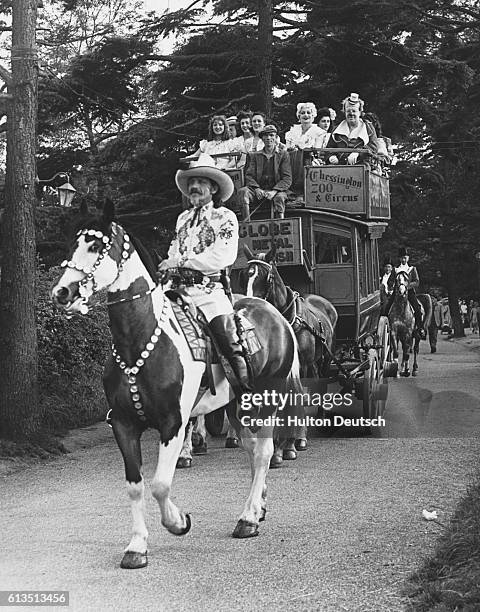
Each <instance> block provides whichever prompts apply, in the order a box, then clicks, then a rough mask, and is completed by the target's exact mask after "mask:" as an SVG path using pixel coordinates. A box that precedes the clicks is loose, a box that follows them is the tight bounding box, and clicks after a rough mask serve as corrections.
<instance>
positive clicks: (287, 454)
mask: <svg viewBox="0 0 480 612" xmlns="http://www.w3.org/2000/svg"><path fill="white" fill-rule="evenodd" d="M283 458H284V460H285V461H295V459H296V458H297V453H296V452H295V451H294V450H292V449H290V448H286V449H285V450H284V451H283Z"/></svg>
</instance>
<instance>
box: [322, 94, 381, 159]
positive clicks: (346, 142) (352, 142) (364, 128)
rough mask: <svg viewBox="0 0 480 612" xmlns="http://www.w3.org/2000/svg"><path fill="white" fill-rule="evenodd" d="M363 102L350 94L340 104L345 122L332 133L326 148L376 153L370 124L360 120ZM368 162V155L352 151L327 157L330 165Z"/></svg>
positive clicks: (373, 134)
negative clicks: (366, 150)
mask: <svg viewBox="0 0 480 612" xmlns="http://www.w3.org/2000/svg"><path fill="white" fill-rule="evenodd" d="M363 105H364V103H363V100H361V99H360V97H359V95H358V94H357V93H352V94H350V96H349V97H348V98H345V100H343V102H342V109H343V112H344V113H345V120H344V121H342V122H341V123H340V124H339V125H338V126H337V127H336V128H335V129H334V130H333V132H332V134H331V136H330V139H329V141H328V143H327V145H326V146H327V148H329V149H330V148H336V149H368V150H369V151H370V152H371V153H373V154H376V153H377V148H378V145H377V135H376V133H375V130H374V128H373V126H372V124H371V123H370V122H368V121H363V120H362V119H361V114H362V112H363ZM363 161H368V154H366V153H359V152H357V151H352V153H340V154H339V155H335V154H332V155H330V156H329V157H328V162H329V163H330V164H339V163H343V164H344V163H347V164H349V165H353V164H357V163H362V162H363Z"/></svg>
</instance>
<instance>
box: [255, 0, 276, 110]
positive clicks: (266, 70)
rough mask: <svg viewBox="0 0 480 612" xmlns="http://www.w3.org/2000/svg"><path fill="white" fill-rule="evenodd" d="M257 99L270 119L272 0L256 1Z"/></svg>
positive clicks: (261, 108)
mask: <svg viewBox="0 0 480 612" xmlns="http://www.w3.org/2000/svg"><path fill="white" fill-rule="evenodd" d="M258 54H259V62H258V78H259V92H258V100H259V104H260V108H259V109H258V110H263V111H264V112H265V114H266V115H267V119H269V120H270V119H272V63H273V7H272V0H259V2H258Z"/></svg>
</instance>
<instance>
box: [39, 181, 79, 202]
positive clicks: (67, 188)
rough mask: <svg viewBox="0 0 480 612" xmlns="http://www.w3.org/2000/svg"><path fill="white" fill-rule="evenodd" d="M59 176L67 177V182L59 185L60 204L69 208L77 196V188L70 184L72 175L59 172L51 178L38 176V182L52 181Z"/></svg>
mask: <svg viewBox="0 0 480 612" xmlns="http://www.w3.org/2000/svg"><path fill="white" fill-rule="evenodd" d="M57 176H66V177H67V182H66V183H64V184H63V185H60V187H57V193H58V199H59V201H60V206H64V207H65V208H68V207H70V206H71V205H72V200H73V198H74V197H75V194H76V193H77V190H76V189H75V187H74V186H73V185H71V184H70V177H69V176H68V174H67V173H66V172H57V173H56V174H54V175H53V176H52V178H49V179H39V178H38V177H37V179H36V182H37V183H51V182H52V181H53V180H54V179H56V178H57Z"/></svg>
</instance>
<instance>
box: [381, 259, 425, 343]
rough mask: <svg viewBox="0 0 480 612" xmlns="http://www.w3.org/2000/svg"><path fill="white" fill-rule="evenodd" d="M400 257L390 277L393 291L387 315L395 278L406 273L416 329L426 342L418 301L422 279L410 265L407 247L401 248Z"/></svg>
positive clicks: (420, 307)
mask: <svg viewBox="0 0 480 612" xmlns="http://www.w3.org/2000/svg"><path fill="white" fill-rule="evenodd" d="M398 257H399V259H400V263H399V265H398V266H397V267H396V268H395V274H391V275H390V279H389V281H388V283H389V284H388V286H389V288H390V290H391V291H392V294H391V296H390V298H389V300H388V302H387V306H386V313H387V314H388V312H389V310H390V308H391V306H392V304H393V300H394V296H393V287H394V285H395V276H396V275H397V274H400V273H402V272H403V273H404V274H406V275H407V276H408V301H409V302H410V305H411V306H412V309H413V312H414V314H415V329H416V331H417V332H418V334H419V336H420V338H421V339H422V340H425V338H426V333H425V330H424V329H423V327H422V306H421V304H420V302H419V301H418V298H417V294H416V291H415V290H416V289H417V288H418V286H419V284H420V277H419V276H418V272H417V268H416V267H415V266H411V265H409V263H408V262H409V259H410V255H409V253H408V250H407V248H406V247H401V248H400V249H399V251H398Z"/></svg>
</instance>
